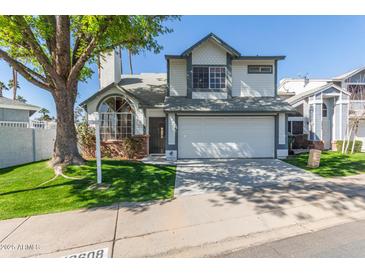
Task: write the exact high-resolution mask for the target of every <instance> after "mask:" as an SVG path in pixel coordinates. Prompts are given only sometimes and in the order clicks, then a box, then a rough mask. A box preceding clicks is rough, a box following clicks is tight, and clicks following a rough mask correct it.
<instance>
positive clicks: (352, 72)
mask: <svg viewBox="0 0 365 274" xmlns="http://www.w3.org/2000/svg"><path fill="white" fill-rule="evenodd" d="M362 70H365V67H361V68H357V69H354V70H351V71H349V72H346V73H344V74H341V75H338V76H336V77H334V78H332V80H334V81H342V80H345V79H347V78H349V77H351V76H353V75H355V74H357V73H359V72H360V71H362Z"/></svg>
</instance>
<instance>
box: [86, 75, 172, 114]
mask: <svg viewBox="0 0 365 274" xmlns="http://www.w3.org/2000/svg"><path fill="white" fill-rule="evenodd" d="M113 87H117V88H121V89H123V90H124V91H125V92H126V93H127V94H128V95H130V96H132V97H133V98H135V99H137V101H138V102H139V103H140V104H141V105H142V106H144V107H162V105H163V102H164V100H165V96H166V93H167V80H166V73H142V74H136V75H122V79H121V80H120V82H119V83H118V84H116V83H112V84H110V85H108V86H106V87H104V88H103V89H101V90H99V91H98V92H96V93H95V94H94V95H92V96H91V97H89V98H87V99H86V100H84V101H83V102H81V103H80V106H85V105H87V104H88V103H89V102H90V101H92V100H93V99H94V98H96V97H97V96H99V95H101V94H103V93H104V92H105V91H107V90H109V89H111V88H113Z"/></svg>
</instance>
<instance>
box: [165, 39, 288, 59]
mask: <svg viewBox="0 0 365 274" xmlns="http://www.w3.org/2000/svg"><path fill="white" fill-rule="evenodd" d="M208 40H211V41H213V42H214V43H216V44H217V45H218V46H220V47H222V48H224V50H226V51H227V52H229V53H230V54H231V55H232V56H233V59H235V60H236V59H238V60H284V59H285V56H284V55H268V56H264V55H252V56H249V55H241V53H240V52H239V51H238V50H236V49H234V48H233V47H232V46H230V45H229V44H227V43H226V42H224V41H223V40H222V39H221V38H219V37H218V36H217V35H215V34H214V33H212V32H211V33H209V34H208V35H207V36H205V37H203V38H202V39H200V40H199V41H198V42H196V43H195V44H194V45H192V46H191V47H189V48H188V49H186V50H185V51H183V53H181V54H177V55H174V54H165V59H185V58H187V56H188V55H189V54H190V53H191V52H192V51H193V50H194V49H195V48H197V47H199V46H200V45H201V44H203V43H204V42H206V41H208Z"/></svg>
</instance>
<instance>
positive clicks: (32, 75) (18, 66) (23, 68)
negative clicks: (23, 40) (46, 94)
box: [0, 49, 52, 92]
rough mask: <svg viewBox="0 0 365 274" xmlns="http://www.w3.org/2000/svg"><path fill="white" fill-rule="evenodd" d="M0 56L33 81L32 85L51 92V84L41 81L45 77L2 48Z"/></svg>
mask: <svg viewBox="0 0 365 274" xmlns="http://www.w3.org/2000/svg"><path fill="white" fill-rule="evenodd" d="M0 58H2V59H4V60H5V61H6V62H7V63H9V64H10V65H11V66H12V67H13V68H14V69H15V70H16V71H17V72H19V73H20V74H21V75H22V76H23V77H24V78H25V79H27V80H28V81H29V82H31V83H33V84H34V85H36V86H38V87H40V88H42V89H45V90H48V91H50V92H52V87H51V85H50V84H49V83H44V82H42V80H45V78H44V77H43V76H42V75H40V74H38V73H36V72H35V71H33V70H31V69H30V68H28V67H26V66H25V65H23V64H22V63H20V62H19V61H17V60H15V59H13V58H12V57H10V56H9V55H8V54H7V53H6V52H5V51H3V50H2V49H0ZM35 77H37V78H39V79H36V78H35Z"/></svg>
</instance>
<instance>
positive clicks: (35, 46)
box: [15, 16, 60, 82]
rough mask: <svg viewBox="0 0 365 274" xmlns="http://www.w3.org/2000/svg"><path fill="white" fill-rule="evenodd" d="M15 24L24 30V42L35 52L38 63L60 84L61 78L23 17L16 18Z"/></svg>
mask: <svg viewBox="0 0 365 274" xmlns="http://www.w3.org/2000/svg"><path fill="white" fill-rule="evenodd" d="M15 23H16V24H18V26H19V27H20V28H21V29H23V30H24V33H23V34H24V36H25V37H26V38H27V39H24V41H25V43H27V44H28V46H29V47H30V49H31V50H32V51H33V52H34V54H35V56H36V57H37V60H38V62H39V63H40V64H41V65H42V67H43V69H44V70H45V71H47V72H48V74H49V75H50V76H51V78H52V79H53V81H56V82H60V77H59V76H58V75H57V72H56V70H55V69H54V68H53V66H52V64H51V63H50V60H49V59H48V57H47V55H46V54H45V53H44V51H43V49H42V48H41V47H40V45H39V43H38V41H37V39H36V38H35V36H34V33H33V31H32V30H31V28H30V27H29V25H28V23H27V22H26V21H25V19H24V18H23V17H22V16H15Z"/></svg>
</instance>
